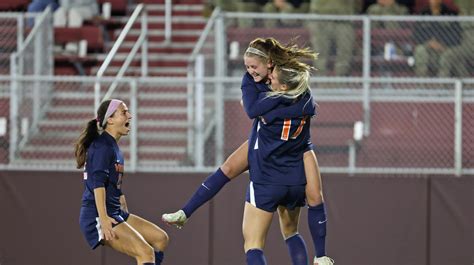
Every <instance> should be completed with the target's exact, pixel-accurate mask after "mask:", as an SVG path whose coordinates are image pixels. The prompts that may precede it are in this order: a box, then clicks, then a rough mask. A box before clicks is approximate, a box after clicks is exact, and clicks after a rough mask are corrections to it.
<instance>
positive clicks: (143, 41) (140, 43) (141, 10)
mask: <svg viewBox="0 0 474 265" xmlns="http://www.w3.org/2000/svg"><path fill="white" fill-rule="evenodd" d="M140 15H141V21H140V23H141V30H140V35H139V37H138V39H137V41H136V42H135V43H134V45H133V47H132V50H131V51H130V53H129V54H128V56H127V57H126V58H125V61H124V63H123V65H122V66H121V67H120V70H119V71H118V73H117V75H116V80H115V81H114V82H112V84H111V85H110V86H109V87H108V89H107V91H106V93H105V95H104V97H101V95H100V91H101V88H100V83H96V84H95V86H94V88H95V90H94V93H95V101H94V102H95V107H96V109H97V108H98V107H99V105H100V102H101V100H105V99H107V98H109V97H110V95H112V93H113V92H114V90H115V88H116V87H117V83H118V80H119V79H120V78H121V77H123V76H124V74H125V72H126V71H127V69H128V66H129V65H130V63H131V62H132V60H133V58H134V57H135V55H136V54H137V52H138V49H140V47H141V75H142V76H147V75H148V58H147V56H148V42H147V35H148V22H147V13H146V8H145V5H144V4H139V5H137V7H136V8H135V10H134V11H133V13H132V15H131V16H130V19H129V20H128V22H127V24H126V25H125V27H124V28H123V30H122V31H121V32H120V35H119V37H118V38H117V40H116V41H115V43H114V45H113V46H112V49H111V50H110V52H109V53H108V54H107V57H106V58H105V60H104V62H103V63H102V65H101V66H100V68H99V70H98V71H97V74H96V76H97V77H99V78H100V77H102V76H104V74H105V71H106V70H107V67H108V66H109V65H110V63H111V62H112V60H113V59H114V57H115V55H116V54H117V52H118V49H119V48H120V46H121V45H122V43H123V42H124V41H125V38H126V37H127V34H128V33H129V32H130V30H131V29H132V27H133V25H134V24H135V22H137V21H138V19H139V17H140Z"/></svg>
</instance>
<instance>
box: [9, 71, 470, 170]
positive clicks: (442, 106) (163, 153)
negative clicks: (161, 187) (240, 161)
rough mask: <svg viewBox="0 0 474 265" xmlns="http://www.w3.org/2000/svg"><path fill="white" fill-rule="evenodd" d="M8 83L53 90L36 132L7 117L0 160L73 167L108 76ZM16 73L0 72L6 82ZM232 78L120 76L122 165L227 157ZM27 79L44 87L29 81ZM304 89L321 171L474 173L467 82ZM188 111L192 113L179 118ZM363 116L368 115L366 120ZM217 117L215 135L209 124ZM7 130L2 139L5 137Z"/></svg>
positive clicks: (234, 143)
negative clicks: (311, 100) (128, 123)
mask: <svg viewBox="0 0 474 265" xmlns="http://www.w3.org/2000/svg"><path fill="white" fill-rule="evenodd" d="M15 80H16V81H17V82H18V83H20V84H21V85H19V86H18V93H23V92H22V90H27V89H30V90H31V89H32V88H33V89H40V90H41V89H42V87H53V88H54V90H53V92H52V93H51V94H52V98H51V100H50V101H49V103H48V107H47V110H46V111H45V112H44V113H43V115H42V117H43V118H42V119H40V121H39V122H38V126H37V128H38V129H37V130H36V131H35V132H29V131H28V130H25V129H24V128H27V127H28V126H27V125H25V124H24V123H27V122H20V123H19V124H17V125H16V126H18V128H16V129H15V128H12V126H15V124H13V123H12V124H9V131H8V133H14V132H17V133H18V137H25V135H28V134H29V136H28V137H26V138H27V139H28V141H26V142H25V143H24V144H23V145H19V146H18V149H17V151H16V152H15V154H14V155H13V156H11V157H8V156H7V155H6V154H8V147H9V146H8V143H9V142H8V141H5V140H4V141H2V142H3V145H2V146H1V148H2V149H3V150H2V151H1V152H0V154H3V157H0V163H1V164H2V167H3V168H11V169H14V168H22V169H25V168H31V169H49V170H50V169H62V170H72V169H73V168H74V158H73V143H74V140H75V139H76V138H77V136H78V135H79V133H80V131H81V128H82V127H83V126H84V125H85V122H86V121H87V120H88V119H91V118H93V117H94V114H93V109H94V88H93V87H94V83H95V82H100V83H101V85H102V86H107V85H110V83H112V82H114V81H115V80H114V79H113V78H102V79H96V78H92V77H17V78H16V79H15ZM15 80H14V79H11V77H1V78H0V82H1V83H2V84H4V85H7V86H8V84H9V83H10V84H11V83H12V82H14V81H15ZM240 81H241V79H240V78H238V77H233V78H230V77H226V78H203V79H188V78H138V79H137V78H128V77H127V78H124V79H123V80H121V81H120V82H119V85H118V87H117V89H116V91H115V92H114V94H113V95H112V97H117V98H121V99H124V100H125V101H126V102H127V104H128V105H129V108H130V110H131V112H132V115H133V116H134V119H133V122H132V131H131V134H130V135H129V136H128V137H125V138H124V139H123V140H122V142H121V146H122V147H123V150H124V153H125V157H126V160H127V161H128V162H127V167H128V170H130V171H141V172H146V171H193V172H194V171H209V170H212V169H213V168H215V167H217V166H219V165H220V162H221V161H218V159H216V157H226V156H228V155H229V154H230V153H231V152H232V151H233V150H235V148H237V147H238V146H239V145H240V144H242V143H243V142H244V141H245V140H246V138H247V135H248V131H249V129H250V125H251V124H250V120H249V119H248V118H247V117H246V116H245V115H244V114H243V111H242V109H241V106H240ZM35 82H40V83H45V84H46V85H45V86H39V87H35V86H33V85H32V84H34V83H35ZM191 83H195V84H196V83H202V84H203V86H202V89H203V93H202V95H201V96H197V95H196V94H194V97H193V98H192V99H191V104H190V103H189V100H190V99H189V96H190V95H189V94H187V93H186V91H187V87H188V85H190V84H191ZM218 84H222V87H221V88H219V87H220V86H219V85H218ZM364 84H369V87H370V89H369V93H366V92H364V89H365V86H364ZM312 87H313V93H314V95H315V98H316V99H317V102H318V104H319V107H318V113H319V114H318V115H317V116H316V118H315V119H313V123H312V137H313V138H312V140H313V142H314V143H315V144H316V153H317V155H318V159H319V161H320V164H321V166H322V169H323V172H340V173H404V174H457V175H462V174H472V173H474V163H473V162H472V160H471V159H470V157H471V156H472V153H473V152H474V144H473V142H474V133H472V132H473V131H474V122H473V120H474V119H473V117H472V116H473V115H474V112H473V110H474V80H472V79H465V80H458V79H438V80H431V79H407V78H403V79H400V78H371V79H368V80H366V79H364V78H345V79H344V78H342V79H341V78H314V79H312ZM218 90H221V91H218ZM31 92H34V91H30V93H31ZM40 93H41V92H40ZM101 96H103V95H101ZM221 96H222V97H221ZM200 97H202V98H200ZM219 97H221V98H219ZM366 97H368V98H366ZM218 98H219V100H220V101H222V104H220V106H221V107H222V109H221V110H217V107H216V105H214V104H209V105H206V104H204V106H203V105H202V103H198V101H200V100H202V101H203V102H216V101H217V99H218ZM10 100H12V98H10ZM366 102H368V106H369V108H367V109H365V108H364V104H367V103H366ZM189 104H190V105H189ZM25 108H27V109H28V106H26V105H25ZM198 108H200V109H201V110H198ZM30 109H31V106H30ZM189 112H191V113H194V114H195V115H191V116H189V115H187V113H189ZM28 113H29V112H27V114H26V115H25V114H23V112H19V113H18V115H19V116H18V119H19V120H20V121H23V120H25V119H26V120H29V119H30V117H29V115H28ZM196 113H201V114H200V115H203V116H202V117H206V119H204V120H203V121H202V123H203V124H200V123H196V120H197V119H198V118H199V117H197V116H196ZM364 117H370V119H369V120H368V121H365V122H364ZM204 121H206V122H204ZM208 121H211V122H208ZM360 121H362V123H363V126H364V127H365V126H368V125H369V124H368V123H370V131H369V132H368V133H367V134H365V136H363V137H355V136H354V133H355V131H354V125H355V124H356V123H358V122H360ZM219 123H220V124H222V130H223V131H222V132H218V130H219V127H218V126H216V124H219ZM356 130H358V129H356ZM8 133H7V135H6V136H4V138H3V137H0V138H2V139H8ZM190 134H192V135H194V137H193V138H192V139H191V140H192V143H189V142H188V141H189V140H190V139H189V138H188V135H190ZM198 135H201V136H200V137H197V136H198ZM10 137H11V135H10ZM219 137H222V138H221V139H218V138H219ZM218 141H221V142H222V146H220V145H219V143H218ZM189 145H191V146H192V147H191V148H192V149H193V152H191V153H189V152H188V148H189Z"/></svg>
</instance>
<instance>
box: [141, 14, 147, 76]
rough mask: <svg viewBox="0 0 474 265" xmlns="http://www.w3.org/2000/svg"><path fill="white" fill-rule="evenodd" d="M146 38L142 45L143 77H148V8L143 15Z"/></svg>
mask: <svg viewBox="0 0 474 265" xmlns="http://www.w3.org/2000/svg"><path fill="white" fill-rule="evenodd" d="M140 34H143V35H144V36H145V39H144V41H143V43H142V69H141V70H142V77H145V76H147V75H148V14H147V11H146V8H145V9H144V10H143V13H142V21H141V32H140Z"/></svg>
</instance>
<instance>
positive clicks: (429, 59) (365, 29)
mask: <svg viewBox="0 0 474 265" xmlns="http://www.w3.org/2000/svg"><path fill="white" fill-rule="evenodd" d="M220 19H222V20H223V23H224V24H225V29H224V30H223V31H221V34H224V35H225V36H226V42H227V43H226V48H227V49H228V52H227V54H228V57H227V65H228V72H229V74H230V75H232V74H236V75H239V74H240V73H241V72H242V69H243V67H242V54H243V52H244V51H245V49H246V48H247V46H248V44H249V43H250V42H251V41H252V40H254V39H255V38H258V37H261V38H266V37H274V38H276V39H277V40H279V41H281V42H282V43H288V42H289V41H290V40H292V39H295V38H296V43H298V44H299V45H301V46H306V47H310V48H312V49H313V50H314V51H316V52H318V53H319V58H318V60H316V61H315V62H312V64H313V66H314V67H315V68H317V69H318V70H317V72H316V75H318V76H346V77H348V76H352V77H356V76H359V77H360V76H365V77H368V76H373V77H401V76H408V77H469V76H473V75H474V71H473V70H472V69H474V67H473V65H472V61H473V60H472V59H473V56H474V55H473V54H474V52H473V51H474V49H473V47H474V37H473V36H474V17H453V16H445V17H439V16H433V17H431V16H335V15H334V16H333V15H317V14H267V13H264V14H260V13H224V14H222V16H221V17H220ZM275 20H277V24H276V25H274V24H270V23H269V22H272V21H275ZM237 21H246V23H244V24H245V25H251V26H248V27H242V24H243V23H238V22H237ZM269 24H270V25H273V26H271V27H269V26H268V25H269Z"/></svg>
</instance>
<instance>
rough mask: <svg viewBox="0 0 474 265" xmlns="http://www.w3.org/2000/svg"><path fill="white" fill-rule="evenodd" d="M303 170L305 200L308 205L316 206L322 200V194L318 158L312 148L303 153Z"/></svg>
mask: <svg viewBox="0 0 474 265" xmlns="http://www.w3.org/2000/svg"><path fill="white" fill-rule="evenodd" d="M304 170H305V174H306V200H307V202H308V204H309V205H310V206H316V205H318V204H320V203H322V202H323V194H322V184H321V173H320V171H319V165H318V159H317V158H316V154H315V153H314V151H313V150H310V151H307V152H305V153H304Z"/></svg>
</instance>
